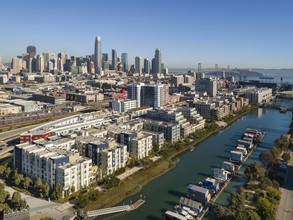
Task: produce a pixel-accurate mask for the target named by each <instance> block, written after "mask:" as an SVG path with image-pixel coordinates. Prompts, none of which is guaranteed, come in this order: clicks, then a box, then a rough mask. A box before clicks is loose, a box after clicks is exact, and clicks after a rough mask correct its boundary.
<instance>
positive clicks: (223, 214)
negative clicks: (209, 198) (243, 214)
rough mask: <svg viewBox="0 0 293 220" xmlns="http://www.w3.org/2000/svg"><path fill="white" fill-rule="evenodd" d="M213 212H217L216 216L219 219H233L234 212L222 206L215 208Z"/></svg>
mask: <svg viewBox="0 0 293 220" xmlns="http://www.w3.org/2000/svg"><path fill="white" fill-rule="evenodd" d="M215 212H216V214H217V218H218V219H220V220H234V219H235V213H234V212H233V211H232V210H231V209H229V208H226V207H224V206H219V207H217V208H216V209H215Z"/></svg>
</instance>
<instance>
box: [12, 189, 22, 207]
mask: <svg viewBox="0 0 293 220" xmlns="http://www.w3.org/2000/svg"><path fill="white" fill-rule="evenodd" d="M20 200H21V195H20V193H19V192H14V193H13V194H12V197H11V202H12V203H13V204H14V205H15V206H18V204H19V203H20Z"/></svg>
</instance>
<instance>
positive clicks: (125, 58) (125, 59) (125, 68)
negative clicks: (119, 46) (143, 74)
mask: <svg viewBox="0 0 293 220" xmlns="http://www.w3.org/2000/svg"><path fill="white" fill-rule="evenodd" d="M121 61H122V65H123V71H124V72H127V71H128V54H127V53H122V54H121Z"/></svg>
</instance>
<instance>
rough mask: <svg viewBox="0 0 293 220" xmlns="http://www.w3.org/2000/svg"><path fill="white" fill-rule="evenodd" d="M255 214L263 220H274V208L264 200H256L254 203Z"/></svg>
mask: <svg viewBox="0 0 293 220" xmlns="http://www.w3.org/2000/svg"><path fill="white" fill-rule="evenodd" d="M256 207H257V213H258V214H259V216H260V217H261V219H263V220H274V219H275V208H274V206H273V205H272V204H271V203H270V202H269V201H268V200H267V199H266V198H258V199H257V202H256Z"/></svg>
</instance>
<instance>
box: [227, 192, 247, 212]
mask: <svg viewBox="0 0 293 220" xmlns="http://www.w3.org/2000/svg"><path fill="white" fill-rule="evenodd" d="M244 205H245V196H244V194H242V193H237V192H233V193H232V198H231V206H230V207H231V209H233V210H236V211H243V210H244Z"/></svg>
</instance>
